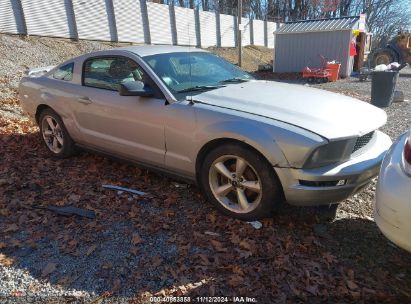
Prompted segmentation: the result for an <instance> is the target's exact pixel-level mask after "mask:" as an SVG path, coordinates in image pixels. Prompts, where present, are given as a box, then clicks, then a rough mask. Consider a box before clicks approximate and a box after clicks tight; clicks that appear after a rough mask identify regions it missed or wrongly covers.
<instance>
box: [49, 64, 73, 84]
mask: <svg viewBox="0 0 411 304" xmlns="http://www.w3.org/2000/svg"><path fill="white" fill-rule="evenodd" d="M73 70H74V62H71V63H68V64H65V65H63V66H61V67H59V68H58V69H57V70H56V71H55V72H54V73H53V78H54V79H58V80H64V81H71V80H73Z"/></svg>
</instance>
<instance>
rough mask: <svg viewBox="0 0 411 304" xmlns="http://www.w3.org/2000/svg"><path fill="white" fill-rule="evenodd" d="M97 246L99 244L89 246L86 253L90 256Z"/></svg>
mask: <svg viewBox="0 0 411 304" xmlns="http://www.w3.org/2000/svg"><path fill="white" fill-rule="evenodd" d="M96 248H97V245H91V246H90V247H89V248H88V250H87V252H86V255H87V256H89V255H90V254H92V253H93V252H94V250H96Z"/></svg>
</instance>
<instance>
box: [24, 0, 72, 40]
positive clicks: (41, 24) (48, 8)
mask: <svg viewBox="0 0 411 304" xmlns="http://www.w3.org/2000/svg"><path fill="white" fill-rule="evenodd" d="M21 4H22V6H23V11H24V17H25V18H26V25H27V33H28V34H29V35H40V36H41V35H43V36H52V37H64V38H71V35H70V28H69V22H68V18H67V13H71V12H68V10H67V9H66V5H65V1H62V0H36V1H35V2H34V1H32V0H22V1H21Z"/></svg>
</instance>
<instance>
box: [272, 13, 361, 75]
mask: <svg viewBox="0 0 411 304" xmlns="http://www.w3.org/2000/svg"><path fill="white" fill-rule="evenodd" d="M355 29H358V30H361V31H363V32H364V31H365V20H363V18H360V16H353V17H341V18H329V19H317V20H304V21H294V22H287V23H285V24H284V25H283V26H281V27H280V28H279V29H277V30H276V31H275V32H274V41H275V42H274V60H273V63H274V64H273V71H274V72H276V73H289V72H301V71H302V70H303V69H304V68H305V67H306V66H309V67H321V60H320V55H323V56H324V57H326V58H327V59H328V60H336V61H338V62H340V63H341V68H340V76H341V77H347V76H349V75H350V74H351V72H352V71H353V62H354V57H353V56H350V43H351V41H352V39H353V30H355Z"/></svg>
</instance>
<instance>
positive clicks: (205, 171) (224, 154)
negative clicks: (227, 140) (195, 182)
mask: <svg viewBox="0 0 411 304" xmlns="http://www.w3.org/2000/svg"><path fill="white" fill-rule="evenodd" d="M237 169H238V171H237ZM236 173H237V175H236ZM199 176H200V186H201V189H202V191H203V192H204V194H205V195H206V197H207V199H208V200H209V201H210V202H211V203H212V204H213V205H214V206H215V207H216V208H217V209H218V210H219V211H220V212H222V213H223V214H225V215H228V216H231V217H233V218H237V219H240V220H245V221H253V220H258V219H262V218H265V217H269V216H270V215H272V213H273V211H274V210H275V207H276V206H279V205H280V203H281V202H282V201H283V192H282V187H281V183H280V181H279V179H278V177H277V176H276V175H275V172H274V170H273V169H272V166H271V165H270V164H269V163H268V161H267V160H266V159H265V158H264V157H263V156H261V155H260V154H258V153H256V152H255V151H253V150H251V149H249V148H247V147H245V146H243V145H241V144H226V145H224V146H220V147H217V148H215V149H214V150H212V151H210V152H209V153H208V154H207V155H206V157H205V159H204V162H203V165H202V167H201V172H200V174H199Z"/></svg>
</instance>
